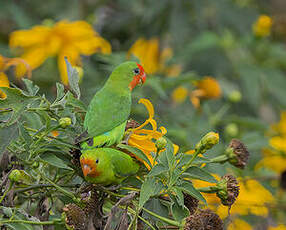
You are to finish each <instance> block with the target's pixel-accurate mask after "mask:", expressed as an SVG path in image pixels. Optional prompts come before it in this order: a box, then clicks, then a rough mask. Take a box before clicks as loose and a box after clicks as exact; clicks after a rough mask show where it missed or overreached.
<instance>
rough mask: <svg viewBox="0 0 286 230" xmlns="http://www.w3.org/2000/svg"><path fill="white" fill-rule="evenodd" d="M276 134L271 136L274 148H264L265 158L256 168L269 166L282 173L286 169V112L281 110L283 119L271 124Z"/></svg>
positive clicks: (271, 143) (271, 144) (270, 142)
mask: <svg viewBox="0 0 286 230" xmlns="http://www.w3.org/2000/svg"><path fill="white" fill-rule="evenodd" d="M271 129H272V130H271V131H272V132H273V131H274V132H275V136H273V137H272V138H270V140H269V144H270V146H271V147H272V148H273V149H263V155H264V157H263V159H262V160H261V161H259V162H258V163H257V165H256V166H255V168H256V169H260V168H263V167H264V168H269V169H271V170H272V171H274V172H277V173H281V172H283V171H284V170H285V169H286V144H285V143H286V112H285V111H283V112H281V119H280V121H279V122H278V123H277V124H274V125H272V126H271Z"/></svg>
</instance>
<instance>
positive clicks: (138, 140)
mask: <svg viewBox="0 0 286 230" xmlns="http://www.w3.org/2000/svg"><path fill="white" fill-rule="evenodd" d="M139 103H142V104H143V105H144V106H145V107H146V109H147V110H148V112H149V118H148V119H147V120H146V121H145V122H144V123H143V124H142V125H140V126H139V127H137V128H133V129H129V130H128V131H127V132H128V133H130V136H129V139H128V145H131V146H134V147H136V148H138V149H140V150H142V151H143V152H144V153H145V155H146V156H147V157H148V159H149V160H150V162H151V164H152V165H154V158H153V156H152V153H156V150H157V149H156V146H155V142H153V140H158V139H159V138H160V137H162V136H164V135H165V134H166V133H167V130H166V129H165V128H164V127H160V128H159V131H158V130H157V122H156V121H155V120H154V107H153V105H152V103H151V102H150V101H149V100H147V99H144V98H142V99H140V100H139ZM148 124H150V125H151V127H152V129H151V130H150V129H146V128H144V127H145V126H147V125H148ZM176 149H178V147H174V150H176ZM139 160H141V159H139ZM143 163H144V164H145V165H146V167H147V168H149V166H148V165H147V163H146V162H143Z"/></svg>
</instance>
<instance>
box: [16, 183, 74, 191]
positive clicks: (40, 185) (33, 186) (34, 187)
mask: <svg viewBox="0 0 286 230" xmlns="http://www.w3.org/2000/svg"><path fill="white" fill-rule="evenodd" d="M60 186H61V187H75V185H72V184H71V185H60ZM47 187H54V186H53V185H51V184H35V185H31V186H29V187H27V188H23V189H18V190H15V193H21V192H26V191H29V190H32V189H37V188H47Z"/></svg>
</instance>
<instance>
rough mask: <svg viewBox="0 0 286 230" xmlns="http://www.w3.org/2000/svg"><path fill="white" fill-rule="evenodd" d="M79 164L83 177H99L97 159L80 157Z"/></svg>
mask: <svg viewBox="0 0 286 230" xmlns="http://www.w3.org/2000/svg"><path fill="white" fill-rule="evenodd" d="M80 164H81V169H82V173H83V175H84V177H86V176H89V177H97V176H99V175H100V172H99V171H98V170H97V168H98V164H99V159H92V158H90V157H88V156H86V157H85V156H81V158H80Z"/></svg>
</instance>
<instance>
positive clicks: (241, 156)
mask: <svg viewBox="0 0 286 230" xmlns="http://www.w3.org/2000/svg"><path fill="white" fill-rule="evenodd" d="M226 154H227V155H228V156H229V162H230V163H231V164H232V165H234V166H236V167H238V168H241V169H244V167H245V165H246V163H247V161H248V157H249V152H248V150H247V148H246V146H245V145H244V144H243V143H242V142H241V141H240V140H237V139H232V140H231V142H230V144H229V146H228V148H227V150H226Z"/></svg>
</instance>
